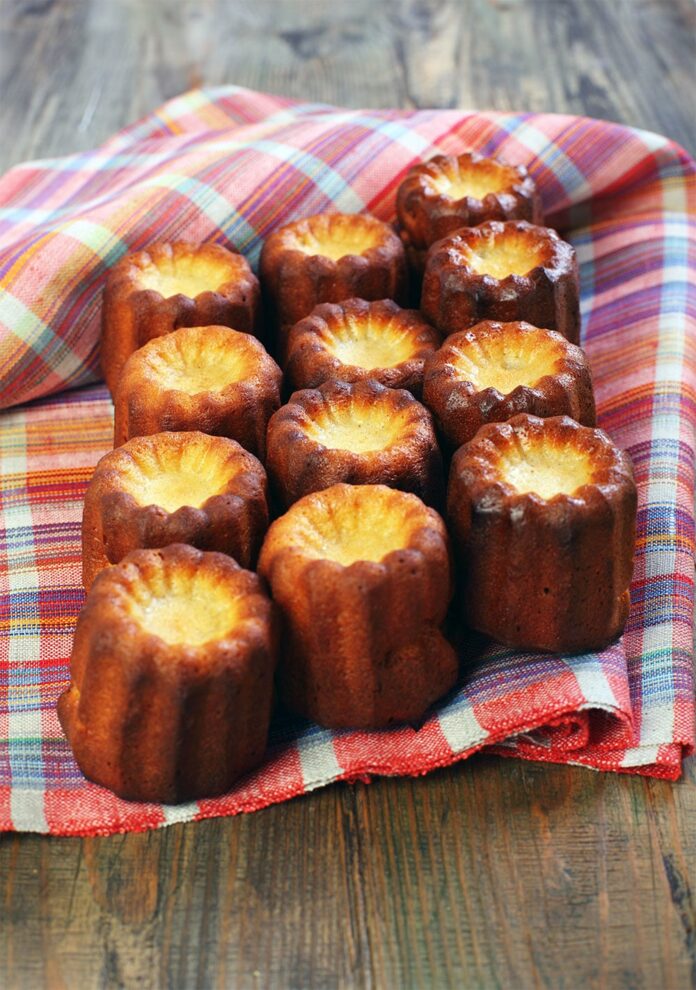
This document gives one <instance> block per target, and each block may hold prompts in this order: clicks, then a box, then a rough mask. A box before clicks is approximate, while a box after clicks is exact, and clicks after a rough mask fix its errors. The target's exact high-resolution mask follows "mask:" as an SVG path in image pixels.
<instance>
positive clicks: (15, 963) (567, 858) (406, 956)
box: [0, 0, 696, 990]
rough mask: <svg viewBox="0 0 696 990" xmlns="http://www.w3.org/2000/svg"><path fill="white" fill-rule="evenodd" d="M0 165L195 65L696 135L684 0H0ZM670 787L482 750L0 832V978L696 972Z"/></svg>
mask: <svg viewBox="0 0 696 990" xmlns="http://www.w3.org/2000/svg"><path fill="white" fill-rule="evenodd" d="M0 14H2V17H0V92H1V93H2V100H0V128H1V130H0V133H2V134H3V136H4V140H3V142H2V143H0V167H2V168H4V167H8V166H9V165H11V164H12V163H13V162H16V161H19V160H22V159H24V158H27V157H35V156H43V157H45V156H50V155H57V154H64V153H67V152H69V151H74V150H78V149H81V148H87V147H91V146H93V145H94V144H96V143H97V142H99V141H101V140H103V139H104V138H106V137H107V136H108V135H109V134H110V133H111V132H112V131H114V130H115V129H116V128H118V127H121V126H123V125H124V124H126V123H129V122H130V121H132V120H133V119H135V118H137V117H138V116H141V115H143V114H145V113H147V112H148V111H149V110H150V109H152V108H153V107H154V106H156V105H157V104H158V103H159V102H161V101H162V100H164V99H167V98H169V97H172V96H174V95H176V94H178V93H179V92H181V91H182V90H184V89H186V88H187V87H190V86H196V85H217V84H220V83H238V84H241V85H246V86H251V87H257V88H260V89H265V90H268V91H270V92H276V93H286V94H288V95H290V96H295V97H298V98H300V99H305V100H318V101H325V102H335V103H339V104H345V105H349V106H361V105H362V106H376V107H380V106H415V107H421V106H450V107H453V106H464V107H473V106H477V107H495V108H497V109H530V110H551V111H558V112H570V113H589V114H593V115H596V116H601V117H607V118H609V119H613V120H618V121H622V122H625V123H629V124H635V125H638V126H641V127H646V128H651V129H654V130H658V131H662V132H665V133H667V134H669V135H670V136H671V137H673V138H675V139H676V140H678V141H680V142H681V143H682V144H684V145H685V146H686V147H687V148H689V149H691V150H692V151H694V150H696V126H695V119H694V109H693V108H694V95H695V93H694V76H693V50H694V40H696V28H695V24H694V6H693V4H692V3H691V0H449V2H445V0H443V2H438V0H418V2H415V0H414V2H410V0H403V2H400V0H394V2H389V0H382V2H380V0H345V2H344V3H342V4H337V3H329V2H324V0H304V2H303V0H254V2H253V3H252V2H248V3H247V2H245V3H241V2H238V3H229V2H225V0H178V2H177V0H155V2H149V3H146V2H144V0H122V2H121V0H0ZM695 867H696V763H695V762H694V761H693V760H692V761H689V762H688V764H687V767H686V772H685V776H684V779H683V780H682V781H680V782H679V783H678V784H676V785H672V784H668V783H665V782H662V781H653V780H646V779H642V778H638V777H620V776H614V775H603V774H595V773H592V772H590V771H587V770H580V769H573V768H565V767H553V766H542V765H535V764H525V763H522V762H519V761H509V760H496V759H494V758H491V757H476V758H474V759H472V760H470V761H468V762H467V763H465V764H461V765H459V766H458V767H453V768H450V769H448V770H443V771H440V772H437V773H434V774H431V775H430V776H429V777H427V778H424V779H419V780H409V779H401V780H381V781H376V782H374V783H373V784H372V785H370V786H369V787H366V786H365V785H360V784H359V785H355V786H353V787H349V786H337V787H332V788H328V789H326V790H324V791H321V792H317V793H315V794H312V795H310V796H308V797H306V798H302V799H299V800H296V801H292V802H289V803H286V804H283V805H280V806H278V807H275V808H270V809H267V810H266V811H262V812H258V813H257V814H255V815H250V816H242V817H240V818H236V819H225V820H219V821H211V822H203V823H200V824H197V825H178V826H172V827H171V828H168V829H165V830H163V831H160V832H156V833H147V834H144V835H132V834H131V835H124V836H114V837H111V838H106V839H88V840H77V839H55V838H54V839H46V838H41V837H37V836H13V835H5V836H0V987H2V988H3V990H4V988H15V987H17V988H25V987H26V988H31V990H34V988H37V987H49V988H62V987H65V988H69V990H72V988H78V987H79V988H89V987H109V988H110V987H128V988H130V987H141V988H147V987H205V988H208V987H220V988H223V987H250V988H266V987H292V988H295V987H296V988H305V987H320V988H334V987H336V988H338V987H377V988H382V987H385V988H392V987H425V988H430V987H458V988H459V987H474V988H479V987H480V988H486V990H487V988H489V987H505V988H508V987H510V988H526V987H540V988H553V990H556V988H565V987H568V988H573V990H575V988H578V987H592V988H604V987H608V988H626V990H628V988H645V990H652V988H658V987H664V988H676V990H679V988H683V987H687V986H696V905H695V903H694V891H693V886H694V883H696V869H695Z"/></svg>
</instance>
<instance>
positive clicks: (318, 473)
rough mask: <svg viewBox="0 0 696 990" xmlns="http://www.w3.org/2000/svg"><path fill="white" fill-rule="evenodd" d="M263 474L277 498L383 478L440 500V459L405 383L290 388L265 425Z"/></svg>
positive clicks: (425, 416)
mask: <svg viewBox="0 0 696 990" xmlns="http://www.w3.org/2000/svg"><path fill="white" fill-rule="evenodd" d="M266 463H267V467H268V473H269V476H270V479H271V483H272V485H273V491H274V493H275V495H276V497H277V499H278V501H279V502H280V503H281V504H282V505H284V506H288V505H291V504H292V503H293V502H296V501H297V500H298V499H299V498H302V496H303V495H308V494H309V493H310V492H315V491H320V490H321V489H322V488H328V487H329V486H330V485H334V484H336V483H338V482H341V481H344V482H347V483H349V484H356V485H373V484H384V485H391V487H393V488H400V489H401V490H402V491H407V492H414V493H415V494H416V495H418V496H420V498H422V499H423V501H425V502H428V503H429V504H431V505H432V504H435V505H436V506H441V505H442V501H443V495H444V484H443V475H442V457H441V455H440V449H439V447H438V445H437V439H436V437H435V430H434V428H433V421H432V417H431V415H430V413H429V412H428V410H427V409H426V408H425V407H424V406H422V405H421V404H420V402H417V401H416V399H414V398H413V396H412V395H411V393H410V392H407V391H405V390H404V389H399V390H396V389H390V388H385V387H384V386H383V385H380V384H379V383H378V382H372V381H365V382H355V383H351V382H325V383H324V384H323V385H321V386H320V387H319V388H318V389H306V390H304V391H302V392H295V393H294V394H293V395H292V396H291V398H290V401H289V402H288V404H287V405H285V406H281V408H280V409H279V410H278V412H277V413H274V415H273V416H272V417H271V421H270V423H269V424H268V456H267V462H266Z"/></svg>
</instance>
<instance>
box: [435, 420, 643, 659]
mask: <svg viewBox="0 0 696 990" xmlns="http://www.w3.org/2000/svg"><path fill="white" fill-rule="evenodd" d="M447 507H448V516H449V522H450V532H451V533H452V535H453V539H454V543H455V551H456V553H457V555H458V558H459V563H460V568H459V574H460V581H461V586H462V596H463V608H464V615H465V618H466V621H467V622H468V623H469V625H471V626H472V627H473V628H474V629H478V630H479V631H480V632H484V633H487V634H488V635H490V636H493V637H494V638H495V639H498V640H500V641H501V642H503V643H507V644H509V645H510V646H516V647H523V648H526V649H539V650H553V651H554V652H562V653H578V652H582V651H584V650H596V649H601V648H602V647H604V646H607V645H608V644H609V643H610V642H611V641H612V640H613V639H615V638H616V637H617V636H618V635H619V634H620V633H621V631H622V630H623V627H624V624H625V622H626V618H627V616H628V609H629V585H630V581H631V574H632V571H633V551H634V543H635V525H636V486H635V482H634V480H633V468H632V465H631V459H630V457H629V456H628V454H626V453H623V452H621V451H620V450H618V449H617V448H616V447H615V446H614V444H613V443H612V442H611V440H610V439H609V437H608V436H607V435H606V433H603V432H602V431H601V430H592V429H589V428H587V427H584V426H580V425H579V424H578V423H576V422H574V420H572V419H569V418H568V417H567V416H559V417H553V418H551V419H539V418H537V417H536V416H528V415H526V414H522V415H519V416H515V417H514V418H513V419H512V420H510V422H509V423H496V424H490V425H488V426H484V427H482V428H481V430H479V432H478V433H477V434H476V437H475V438H474V439H473V440H472V441H471V442H470V443H468V444H465V445H464V446H463V447H460V449H459V450H458V451H457V453H456V454H455V455H454V458H453V460H452V468H451V471H450V480H449V489H448V495H447Z"/></svg>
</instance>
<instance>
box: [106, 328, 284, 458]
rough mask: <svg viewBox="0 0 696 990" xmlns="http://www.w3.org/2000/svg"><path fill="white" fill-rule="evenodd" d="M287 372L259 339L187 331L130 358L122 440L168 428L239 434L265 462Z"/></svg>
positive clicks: (119, 397) (119, 419) (122, 394)
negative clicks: (268, 429)
mask: <svg viewBox="0 0 696 990" xmlns="http://www.w3.org/2000/svg"><path fill="white" fill-rule="evenodd" d="M281 379H282V373H281V371H280V368H279V367H278V365H277V364H276V363H275V361H274V360H273V358H272V357H271V356H270V355H269V354H268V353H267V352H266V350H265V349H264V347H263V345H262V344H261V343H259V341H258V340H256V338H255V337H251V336H249V334H246V333H238V332H237V331H236V330H231V329H230V328H229V327H185V328H182V329H181V330H175V331H174V332H173V333H170V334H167V336H166V337H158V338H157V339H156V340H151V341H150V342H149V344H145V346H144V347H141V348H140V350H138V351H136V352H135V353H134V354H132V355H131V356H130V358H129V359H128V361H127V362H126V366H125V367H124V369H123V374H122V376H121V381H120V383H119V387H118V389H117V390H116V395H115V397H114V424H115V426H114V443H115V445H116V446H118V445H119V444H122V443H125V441H126V440H128V439H130V438H131V437H136V436H147V435H149V434H151V433H161V432H163V431H165V430H184V431H185V430H201V431H202V432H203V433H210V434H213V435H216V436H225V437H232V439H233V440H237V442H238V443H240V444H241V445H242V447H244V448H245V449H246V450H249V451H251V453H252V454H256V455H257V456H259V457H261V458H263V456H264V451H265V446H266V426H267V424H268V420H269V419H270V418H271V415H272V413H273V412H275V410H276V409H277V408H278V406H279V405H280V383H281Z"/></svg>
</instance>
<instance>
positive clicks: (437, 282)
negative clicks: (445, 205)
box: [421, 220, 580, 344]
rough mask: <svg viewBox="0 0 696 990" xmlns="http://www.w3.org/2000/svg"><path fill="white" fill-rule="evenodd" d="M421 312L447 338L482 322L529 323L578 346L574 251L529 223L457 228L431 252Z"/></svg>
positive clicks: (426, 269) (557, 238) (494, 221)
mask: <svg viewBox="0 0 696 990" xmlns="http://www.w3.org/2000/svg"><path fill="white" fill-rule="evenodd" d="M421 310H422V311H423V314H424V315H425V318H426V319H428V320H430V322H431V323H433V324H434V326H436V327H437V328H438V330H440V331H442V333H444V334H446V335H447V334H451V333H457V332H458V331H460V330H468V329H470V327H472V326H474V325H475V324H476V323H480V322H481V320H498V321H500V322H501V323H508V322H511V321H514V320H524V321H526V322H527V323H531V324H532V325H533V326H535V327H546V328H547V329H548V330H557V331H558V332H559V333H561V334H563V336H564V337H567V339H568V340H570V341H571V343H573V344H577V343H578V341H579V339H580V289H579V280H578V264H577V259H576V257H575V251H574V250H573V248H572V247H571V245H570V244H567V243H566V242H565V241H563V240H561V238H560V237H559V236H558V234H557V233H556V231H555V230H551V229H550V228H549V227H535V226H534V225H533V224H530V223H527V222H526V221H524V220H508V221H506V222H505V223H500V222H499V221H497V220H492V221H490V222H489V223H484V224H481V226H480V227H471V228H465V229H463V230H459V231H457V233H456V234H452V235H451V236H450V237H445V238H443V240H441V241H436V243H435V244H433V245H432V247H431V248H430V249H429V251H428V258H427V261H426V265H425V275H424V276H423V291H422V296H421Z"/></svg>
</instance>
